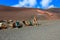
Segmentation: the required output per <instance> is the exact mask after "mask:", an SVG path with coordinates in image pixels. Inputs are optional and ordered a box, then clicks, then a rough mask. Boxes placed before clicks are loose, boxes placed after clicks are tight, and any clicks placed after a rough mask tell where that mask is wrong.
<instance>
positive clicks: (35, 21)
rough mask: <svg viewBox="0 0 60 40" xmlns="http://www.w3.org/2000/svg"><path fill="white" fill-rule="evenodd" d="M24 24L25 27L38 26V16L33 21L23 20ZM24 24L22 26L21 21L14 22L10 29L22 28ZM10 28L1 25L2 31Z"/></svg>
mask: <svg viewBox="0 0 60 40" xmlns="http://www.w3.org/2000/svg"><path fill="white" fill-rule="evenodd" d="M22 23H23V24H24V25H25V26H34V25H37V24H38V23H37V18H36V16H34V18H33V20H32V21H29V20H28V21H27V20H26V21H25V20H23V21H22ZM23 24H21V23H20V22H19V21H16V22H14V23H13V24H10V27H11V28H21V27H23ZM7 28H8V27H7V26H6V25H4V24H2V23H0V29H7Z"/></svg>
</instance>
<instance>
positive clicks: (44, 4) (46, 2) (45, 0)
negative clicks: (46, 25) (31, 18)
mask: <svg viewBox="0 0 60 40" xmlns="http://www.w3.org/2000/svg"><path fill="white" fill-rule="evenodd" d="M51 2H52V0H42V1H41V2H40V4H41V6H42V7H43V8H47V7H48V6H49V4H50V3H51Z"/></svg>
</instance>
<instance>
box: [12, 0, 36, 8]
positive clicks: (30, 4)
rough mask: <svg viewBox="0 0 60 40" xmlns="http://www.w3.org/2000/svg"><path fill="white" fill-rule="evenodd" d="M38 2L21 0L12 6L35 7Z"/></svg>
mask: <svg viewBox="0 0 60 40" xmlns="http://www.w3.org/2000/svg"><path fill="white" fill-rule="evenodd" d="M36 4H37V1H36V0H23V1H19V3H18V4H17V5H13V6H12V7H34V6H35V5H36Z"/></svg>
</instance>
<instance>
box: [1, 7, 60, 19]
mask: <svg viewBox="0 0 60 40" xmlns="http://www.w3.org/2000/svg"><path fill="white" fill-rule="evenodd" d="M54 10H55V9H54ZM54 10H51V9H47V10H42V9H38V8H20V7H9V6H0V20H31V19H33V17H34V16H36V17H37V19H38V20H53V19H59V16H58V15H60V14H59V13H58V12H57V13H56V12H54ZM52 11H53V12H52ZM57 14H58V15H57Z"/></svg>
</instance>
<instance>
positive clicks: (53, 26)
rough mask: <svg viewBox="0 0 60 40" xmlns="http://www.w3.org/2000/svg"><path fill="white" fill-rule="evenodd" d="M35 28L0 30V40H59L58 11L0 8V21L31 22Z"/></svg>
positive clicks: (53, 9) (54, 9)
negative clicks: (35, 24) (34, 19)
mask: <svg viewBox="0 0 60 40" xmlns="http://www.w3.org/2000/svg"><path fill="white" fill-rule="evenodd" d="M33 16H36V17H37V19H38V23H39V24H40V25H37V26H23V28H13V29H3V30H0V40H60V9H59V8H51V9H45V10H43V9H37V8H14V7H8V6H0V20H32V17H33Z"/></svg>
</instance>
